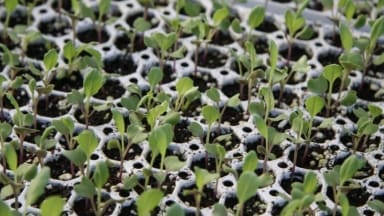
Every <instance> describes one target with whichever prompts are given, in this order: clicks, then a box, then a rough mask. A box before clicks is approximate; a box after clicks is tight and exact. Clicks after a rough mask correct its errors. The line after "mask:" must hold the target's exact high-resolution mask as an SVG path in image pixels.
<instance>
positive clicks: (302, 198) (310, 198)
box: [281, 172, 322, 215]
mask: <svg viewBox="0 0 384 216" xmlns="http://www.w3.org/2000/svg"><path fill="white" fill-rule="evenodd" d="M318 187H319V182H318V180H317V176H316V174H315V173H314V172H307V173H306V174H305V176H304V181H303V182H294V183H293V184H292V191H291V197H290V198H289V197H286V199H287V200H289V202H288V204H287V205H286V206H285V207H284V209H283V211H282V212H281V214H282V215H305V214H309V215H315V210H314V209H312V208H311V205H312V203H314V202H317V201H321V200H322V197H321V194H320V193H319V192H316V191H317V189H318Z"/></svg>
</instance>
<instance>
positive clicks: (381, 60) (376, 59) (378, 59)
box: [373, 53, 384, 65]
mask: <svg viewBox="0 0 384 216" xmlns="http://www.w3.org/2000/svg"><path fill="white" fill-rule="evenodd" d="M373 64H374V65H381V64H384V53H382V54H381V55H379V56H373Z"/></svg>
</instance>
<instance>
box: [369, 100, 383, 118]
mask: <svg viewBox="0 0 384 216" xmlns="http://www.w3.org/2000/svg"><path fill="white" fill-rule="evenodd" d="M368 111H369V113H370V114H371V116H372V118H373V119H374V118H376V117H377V116H380V115H381V113H382V112H383V110H382V109H381V108H380V107H378V106H376V105H373V104H368Z"/></svg>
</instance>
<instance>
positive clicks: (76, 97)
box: [67, 90, 84, 104]
mask: <svg viewBox="0 0 384 216" xmlns="http://www.w3.org/2000/svg"><path fill="white" fill-rule="evenodd" d="M67 100H68V102H69V103H71V104H82V103H83V100H84V95H83V94H81V93H80V92H79V91H78V90H72V92H71V93H69V94H68V96H67Z"/></svg>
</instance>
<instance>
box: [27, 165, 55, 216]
mask: <svg viewBox="0 0 384 216" xmlns="http://www.w3.org/2000/svg"><path fill="white" fill-rule="evenodd" d="M50 177H51V170H50V168H49V167H43V168H42V169H41V170H40V171H39V173H38V174H37V175H36V176H35V177H34V178H33V180H32V181H31V184H30V185H29V187H28V190H27V193H26V197H25V201H26V204H25V205H24V211H23V215H26V214H27V208H28V206H30V205H32V204H34V203H35V202H36V201H37V199H38V198H39V197H40V196H41V195H43V193H44V188H45V185H46V184H48V181H49V178H50Z"/></svg>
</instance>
